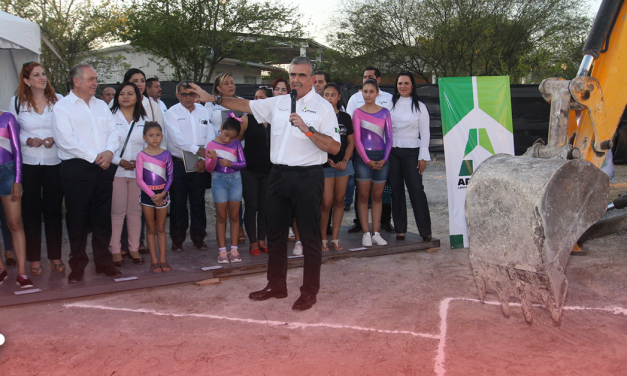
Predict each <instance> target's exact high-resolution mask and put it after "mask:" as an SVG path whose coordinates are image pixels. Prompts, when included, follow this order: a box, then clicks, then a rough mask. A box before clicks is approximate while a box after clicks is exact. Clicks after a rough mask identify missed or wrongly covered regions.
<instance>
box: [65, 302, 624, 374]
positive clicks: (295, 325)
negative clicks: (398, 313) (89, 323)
mask: <svg viewBox="0 0 627 376" xmlns="http://www.w3.org/2000/svg"><path fill="white" fill-rule="evenodd" d="M455 300H459V301H466V302H472V303H482V304H487V305H494V306H500V305H501V303H500V302H496V301H483V300H479V299H470V298H446V299H444V300H442V301H441V302H440V334H438V335H435V334H428V333H417V332H412V331H408V330H386V329H376V328H366V327H362V326H353V325H340V324H326V323H314V324H311V323H303V322H287V321H274V320H255V319H242V318H237V317H226V316H218V315H210V314H204V313H174V312H161V311H156V310H152V309H141V308H118V307H110V306H104V305H93V304H85V303H70V304H64V307H65V308H86V309H100V310H106V311H118V312H130V313H147V314H151V315H155V316H169V317H193V318H205V319H214V320H225V321H234V322H245V323H249V324H258V325H267V326H272V327H281V328H285V329H306V328H328V329H348V330H356V331H365V332H376V333H383V334H406V335H411V336H413V337H421V338H428V339H437V340H439V341H438V347H437V352H436V357H435V367H434V371H435V374H436V375H438V376H443V375H444V374H445V373H446V368H445V367H444V362H445V360H446V354H445V349H446V335H447V330H448V327H447V318H448V311H449V308H450V303H451V302H452V301H455ZM509 305H510V306H516V307H520V306H521V304H520V303H509ZM534 307H542V305H540V304H534ZM563 309H564V310H567V311H584V310H587V311H602V312H608V313H613V314H615V315H621V314H622V315H625V316H627V309H625V308H622V307H599V308H596V307H582V306H572V307H564V308H563Z"/></svg>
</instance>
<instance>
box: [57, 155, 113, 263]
mask: <svg viewBox="0 0 627 376" xmlns="http://www.w3.org/2000/svg"><path fill="white" fill-rule="evenodd" d="M115 168H116V165H114V164H111V166H110V167H109V168H108V169H107V170H103V169H101V168H100V167H98V166H97V165H95V164H93V163H89V162H87V161H85V160H84V159H78V158H77V159H70V160H67V161H63V162H61V186H62V187H63V193H64V194H65V207H66V209H67V212H66V215H65V221H66V223H67V232H68V235H69V238H70V252H71V256H72V257H71V259H70V268H72V271H82V270H84V269H85V267H86V266H87V264H88V263H89V258H88V257H87V253H86V251H85V249H86V247H87V235H88V233H87V230H88V226H89V224H91V230H92V234H91V236H92V239H91V245H92V249H93V253H94V263H95V264H96V266H97V267H98V266H110V265H111V252H110V251H109V242H110V241H111V194H112V192H113V176H114V175H115Z"/></svg>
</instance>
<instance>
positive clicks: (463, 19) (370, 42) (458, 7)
mask: <svg viewBox="0 0 627 376" xmlns="http://www.w3.org/2000/svg"><path fill="white" fill-rule="evenodd" d="M339 14H340V15H341V16H340V18H339V19H338V20H336V21H337V22H336V23H335V24H337V25H339V27H338V30H337V31H336V32H335V33H333V34H332V35H330V36H329V39H330V40H331V43H332V45H333V46H334V47H336V48H337V49H338V50H340V51H341V52H342V53H344V54H345V55H346V56H348V57H350V58H352V59H355V58H360V59H362V60H364V61H368V62H370V63H372V64H378V65H379V66H381V67H382V68H384V69H387V70H391V71H399V70H409V71H412V72H415V73H417V74H419V75H421V76H422V77H423V78H424V79H428V78H429V77H430V76H431V73H436V74H437V75H438V76H471V75H510V78H511V79H512V81H517V80H519V79H520V78H521V77H530V74H531V72H532V70H531V68H535V67H542V66H547V65H551V64H553V63H555V62H557V61H558V60H560V59H562V60H563V59H564V58H565V57H566V56H567V55H569V53H568V54H567V53H564V52H563V51H564V46H565V45H566V46H572V45H573V43H575V44H576V43H578V42H579V41H580V40H581V38H582V36H583V35H585V34H586V30H587V29H588V26H589V20H588V19H587V18H586V17H584V16H580V14H584V12H583V10H582V5H581V4H580V2H579V1H577V0H561V1H558V0H385V1H384V0H352V1H351V2H349V3H346V4H345V6H344V9H343V11H342V12H339ZM562 63H563V61H562ZM532 76H533V75H532Z"/></svg>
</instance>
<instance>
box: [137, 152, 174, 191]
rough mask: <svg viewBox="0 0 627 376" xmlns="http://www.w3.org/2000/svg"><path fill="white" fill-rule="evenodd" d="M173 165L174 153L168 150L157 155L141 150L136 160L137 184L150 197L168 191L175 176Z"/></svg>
mask: <svg viewBox="0 0 627 376" xmlns="http://www.w3.org/2000/svg"><path fill="white" fill-rule="evenodd" d="M172 166H173V165H172V154H170V152H169V151H167V150H164V151H163V152H162V153H161V154H157V155H148V154H146V153H145V152H143V151H140V152H139V153H138V154H137V160H136V161H135V173H136V176H137V185H139V187H140V188H141V190H142V192H144V193H145V194H146V195H148V197H152V196H154V195H155V194H156V193H160V192H164V191H165V192H168V191H169V190H170V186H171V185H172V180H173V176H174V174H173V167H172Z"/></svg>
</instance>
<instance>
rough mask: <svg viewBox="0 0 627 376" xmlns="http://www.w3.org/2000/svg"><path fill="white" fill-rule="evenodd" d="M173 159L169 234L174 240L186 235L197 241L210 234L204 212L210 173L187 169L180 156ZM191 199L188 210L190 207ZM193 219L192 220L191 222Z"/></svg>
mask: <svg viewBox="0 0 627 376" xmlns="http://www.w3.org/2000/svg"><path fill="white" fill-rule="evenodd" d="M173 159H174V180H173V181H172V186H171V187H170V200H171V201H172V202H171V205H170V238H171V239H172V243H177V244H181V243H183V242H184V241H185V237H186V236H187V229H188V228H189V236H190V237H191V238H192V242H194V243H202V242H203V241H204V240H205V237H206V236H207V231H206V229H207V217H206V215H205V189H206V185H207V181H206V176H207V174H205V173H204V172H203V173H198V172H185V164H184V163H183V160H182V159H180V158H173ZM187 200H189V209H190V210H189V211H190V212H191V221H190V218H189V213H188V211H187ZM190 222H191V224H190Z"/></svg>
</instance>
